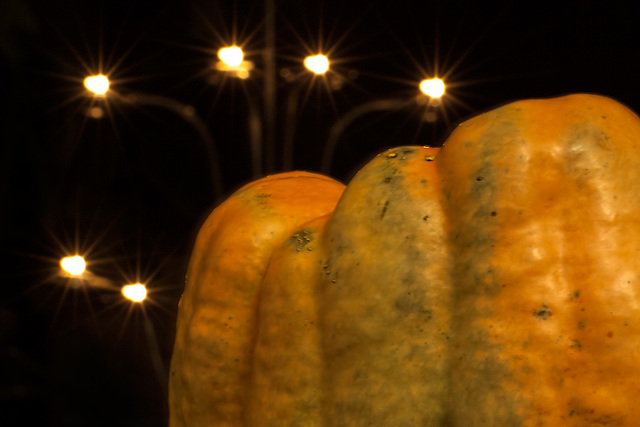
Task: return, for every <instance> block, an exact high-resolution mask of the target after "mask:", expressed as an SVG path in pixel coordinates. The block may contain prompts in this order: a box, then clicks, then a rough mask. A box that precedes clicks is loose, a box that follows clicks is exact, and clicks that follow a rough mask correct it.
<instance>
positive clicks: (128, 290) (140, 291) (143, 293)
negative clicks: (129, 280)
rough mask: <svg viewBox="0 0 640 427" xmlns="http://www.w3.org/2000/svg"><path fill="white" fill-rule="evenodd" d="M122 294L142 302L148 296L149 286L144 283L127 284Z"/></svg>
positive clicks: (134, 300)
mask: <svg viewBox="0 0 640 427" xmlns="http://www.w3.org/2000/svg"><path fill="white" fill-rule="evenodd" d="M122 295H124V296H125V298H128V299H130V300H131V301H133V302H142V301H144V299H145V298H146V297H147V288H146V287H145V286H144V285H143V284H142V283H135V284H133V285H125V286H123V287H122Z"/></svg>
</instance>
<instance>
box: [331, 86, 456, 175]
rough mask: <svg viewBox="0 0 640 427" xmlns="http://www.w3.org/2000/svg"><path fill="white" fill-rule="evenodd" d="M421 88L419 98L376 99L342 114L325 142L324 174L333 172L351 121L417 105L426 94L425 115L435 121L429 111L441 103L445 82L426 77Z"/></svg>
mask: <svg viewBox="0 0 640 427" xmlns="http://www.w3.org/2000/svg"><path fill="white" fill-rule="evenodd" d="M419 88H420V91H421V92H422V94H421V95H420V94H419V95H418V98H409V99H403V98H394V99H380V100H375V101H371V102H367V103H364V104H362V105H359V106H357V107H355V108H353V109H352V110H351V111H349V112H347V113H346V114H345V115H344V116H342V117H341V118H340V119H339V120H338V121H337V122H335V123H334V124H333V125H332V126H331V128H330V129H329V136H328V138H327V143H326V144H325V146H324V151H323V153H322V163H321V165H320V171H321V172H322V173H324V174H330V173H331V162H332V161H333V154H334V152H335V149H336V146H337V145H338V142H339V140H340V137H341V136H342V134H343V133H344V131H345V130H346V129H347V128H348V127H349V126H350V125H351V123H353V122H354V121H355V120H356V119H358V118H359V117H361V116H363V115H365V114H368V113H371V112H375V111H394V110H401V109H403V108H407V107H409V106H415V105H416V99H418V100H419V99H420V98H419V97H424V96H426V97H427V100H426V101H427V106H426V111H425V115H424V116H423V117H424V119H425V120H427V121H435V117H436V116H435V115H433V116H430V115H428V114H429V113H432V114H435V113H433V112H431V111H429V108H431V107H437V106H439V105H440V104H441V100H440V98H441V97H442V96H443V95H444V93H445V83H444V82H443V81H442V80H441V79H438V78H434V79H426V80H422V81H421V82H420V84H419ZM422 99H424V98H422Z"/></svg>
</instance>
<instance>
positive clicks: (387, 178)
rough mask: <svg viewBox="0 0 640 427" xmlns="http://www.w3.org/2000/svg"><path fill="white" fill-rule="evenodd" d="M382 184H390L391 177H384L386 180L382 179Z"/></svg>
mask: <svg viewBox="0 0 640 427" xmlns="http://www.w3.org/2000/svg"><path fill="white" fill-rule="evenodd" d="M383 182H384V183H385V184H388V183H390V182H391V177H390V176H388V177H386V178H385V179H384V181H383Z"/></svg>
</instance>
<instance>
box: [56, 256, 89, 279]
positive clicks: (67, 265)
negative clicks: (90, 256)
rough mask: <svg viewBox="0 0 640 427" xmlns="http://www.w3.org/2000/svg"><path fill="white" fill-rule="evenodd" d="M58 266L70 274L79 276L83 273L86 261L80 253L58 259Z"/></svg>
mask: <svg viewBox="0 0 640 427" xmlns="http://www.w3.org/2000/svg"><path fill="white" fill-rule="evenodd" d="M60 267H62V269H63V270H64V271H65V272H66V273H67V274H70V275H72V276H80V275H81V274H82V273H84V269H85V267H86V263H85V262H84V258H82V257H81V256H80V255H75V256H68V257H64V258H62V259H61V260H60Z"/></svg>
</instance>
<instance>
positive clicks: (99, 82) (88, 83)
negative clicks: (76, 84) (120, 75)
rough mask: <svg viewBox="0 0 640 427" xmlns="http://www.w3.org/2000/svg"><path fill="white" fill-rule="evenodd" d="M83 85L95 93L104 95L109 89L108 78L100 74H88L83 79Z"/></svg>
mask: <svg viewBox="0 0 640 427" xmlns="http://www.w3.org/2000/svg"><path fill="white" fill-rule="evenodd" d="M84 87H86V88H87V90H89V91H90V92H93V93H94V94H96V95H104V94H105V93H107V91H108V90H109V79H108V78H107V76H104V75H102V74H98V75H95V76H89V77H87V78H86V79H84Z"/></svg>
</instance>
